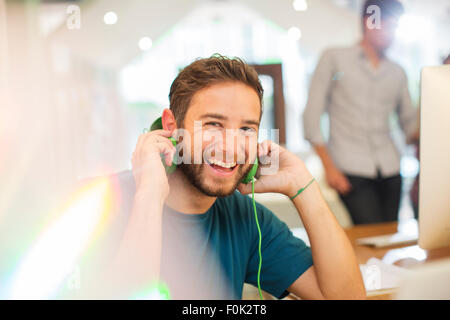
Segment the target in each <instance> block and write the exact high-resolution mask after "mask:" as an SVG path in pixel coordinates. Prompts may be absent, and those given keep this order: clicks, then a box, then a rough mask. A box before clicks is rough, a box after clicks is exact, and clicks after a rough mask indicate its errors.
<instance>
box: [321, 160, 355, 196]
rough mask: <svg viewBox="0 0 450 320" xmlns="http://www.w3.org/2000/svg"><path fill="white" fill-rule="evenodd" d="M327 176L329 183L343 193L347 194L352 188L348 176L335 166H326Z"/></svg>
mask: <svg viewBox="0 0 450 320" xmlns="http://www.w3.org/2000/svg"><path fill="white" fill-rule="evenodd" d="M325 176H326V179H327V183H328V185H329V186H330V187H331V188H333V189H335V190H336V191H337V192H339V193H340V194H342V195H346V194H347V193H349V192H350V190H351V189H352V185H351V183H350V181H348V179H347V177H346V176H345V175H344V174H343V173H342V172H341V171H339V169H337V168H336V167H334V166H330V167H327V168H325Z"/></svg>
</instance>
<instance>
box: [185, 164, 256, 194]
mask: <svg viewBox="0 0 450 320" xmlns="http://www.w3.org/2000/svg"><path fill="white" fill-rule="evenodd" d="M207 165H208V164H205V163H202V164H184V163H181V164H179V165H178V166H177V168H179V169H180V170H181V171H182V172H183V174H184V175H185V176H186V178H187V179H188V181H189V182H190V183H191V184H192V185H193V186H194V187H195V188H196V189H197V190H198V191H200V192H201V193H203V194H205V195H207V196H209V197H226V196H229V195H231V194H232V193H233V192H234V191H235V190H236V189H237V187H238V186H239V184H240V183H241V180H242V178H243V177H245V176H247V174H248V173H249V172H250V170H251V169H252V166H251V165H247V166H246V167H244V166H242V165H239V168H238V172H237V174H236V177H234V178H233V179H236V181H234V184H233V186H232V187H231V188H228V190H227V189H226V188H224V187H223V186H221V185H220V184H217V185H216V186H215V187H210V186H208V185H207V184H206V183H205V180H206V179H205V178H204V171H205V170H204V169H205V167H204V166H207Z"/></svg>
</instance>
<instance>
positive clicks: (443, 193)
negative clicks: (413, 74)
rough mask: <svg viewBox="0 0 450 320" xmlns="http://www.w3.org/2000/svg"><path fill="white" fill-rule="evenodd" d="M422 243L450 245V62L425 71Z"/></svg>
mask: <svg viewBox="0 0 450 320" xmlns="http://www.w3.org/2000/svg"><path fill="white" fill-rule="evenodd" d="M419 246H420V247H421V248H423V249H426V250H429V249H435V248H440V247H446V246H450V65H445V66H438V67H426V68H423V70H422V84H421V109H420V180H419Z"/></svg>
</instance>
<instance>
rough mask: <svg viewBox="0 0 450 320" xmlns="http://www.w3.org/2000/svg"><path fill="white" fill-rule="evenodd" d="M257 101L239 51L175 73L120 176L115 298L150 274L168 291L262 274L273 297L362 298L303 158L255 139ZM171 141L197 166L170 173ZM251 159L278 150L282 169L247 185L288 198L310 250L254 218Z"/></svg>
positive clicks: (219, 289)
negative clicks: (166, 104) (157, 117)
mask: <svg viewBox="0 0 450 320" xmlns="http://www.w3.org/2000/svg"><path fill="white" fill-rule="evenodd" d="M262 97H263V89H262V87H261V83H260V81H259V79H258V75H257V73H256V71H255V70H254V69H253V68H252V67H250V66H249V65H247V64H246V63H244V62H243V61H242V60H240V59H237V58H234V59H230V58H227V57H223V56H220V55H214V56H212V57H210V58H206V59H200V60H197V61H195V62H193V63H192V64H190V65H189V66H187V67H186V68H185V69H183V70H182V71H181V72H180V73H179V75H178V76H177V78H176V79H175V80H174V82H173V84H172V86H171V88H170V94H169V98H170V109H165V110H164V112H163V114H162V119H161V120H162V126H163V129H162V130H155V131H151V132H148V133H145V134H143V135H141V136H140V137H139V140H138V142H137V145H136V148H135V151H134V153H133V157H132V164H133V170H132V173H131V172H124V173H121V174H118V181H119V186H120V190H121V195H122V200H123V201H122V203H123V204H124V205H123V206H122V209H121V212H122V215H123V216H122V217H123V219H121V220H120V221H126V223H123V226H124V228H123V229H122V230H121V232H120V234H121V236H120V243H119V246H118V250H117V252H116V253H115V259H114V261H113V263H112V264H110V266H109V268H108V269H109V273H107V274H108V275H107V276H105V277H106V279H108V280H107V281H105V283H108V284H109V287H108V290H113V291H112V292H114V293H115V294H116V295H115V296H119V297H127V296H131V293H132V292H133V291H136V290H140V289H142V288H143V287H144V286H145V284H148V283H152V281H155V280H156V279H157V280H158V281H160V282H163V283H164V284H165V286H167V288H168V289H169V291H170V296H171V297H172V298H175V299H179V298H183V299H196V298H202V299H203V298H207V299H208V298H215V299H241V298H242V291H243V285H244V283H250V284H254V285H255V286H257V285H258V280H259V282H260V285H261V288H262V289H263V290H265V291H267V292H269V293H271V294H272V295H274V296H275V297H277V298H282V297H284V296H286V295H287V294H288V292H291V293H294V294H296V295H297V296H299V297H301V298H305V299H324V298H327V299H360V298H364V297H365V291H364V285H363V282H362V278H361V274H360V271H359V268H358V264H357V262H356V259H355V255H354V252H353V250H352V246H351V244H350V242H349V240H348V239H347V237H346V235H345V233H344V231H343V230H342V228H341V227H340V226H339V224H338V223H337V221H336V219H335V217H334V215H333V214H332V212H331V211H330V210H329V208H328V206H327V204H326V203H325V201H324V199H323V197H322V195H321V192H320V190H319V187H318V185H317V183H315V182H314V180H313V179H312V176H311V174H310V173H309V172H308V170H307V169H306V167H305V165H304V163H303V162H302V161H301V159H299V158H298V157H297V156H295V155H294V154H292V153H291V152H289V151H287V150H285V149H284V148H282V147H280V146H278V145H277V144H276V143H274V142H270V141H265V142H263V143H262V144H260V145H257V135H258V130H259V123H260V119H261V113H262ZM181 131H183V132H184V136H183V139H181V138H180V136H181V135H180V134H179V133H180V132H181ZM228 131H232V132H233V134H234V136H233V138H232V139H230V138H228V139H227V132H228ZM169 137H175V138H176V139H177V141H178V144H179V145H180V146H183V148H182V150H183V152H182V153H183V154H182V155H181V157H183V158H185V156H186V155H187V154H186V153H188V155H189V157H188V158H190V159H192V160H193V161H192V162H193V163H185V162H184V163H181V164H179V165H178V166H177V169H176V170H175V172H173V173H170V174H167V173H166V170H165V167H164V166H163V163H162V161H161V155H164V159H165V160H164V161H165V162H166V165H171V164H172V161H173V159H174V154H175V152H176V149H175V148H174V146H173V145H172V142H171V141H170V140H169V139H168V138H169ZM234 137H236V138H234ZM181 140H182V141H181ZM236 141H237V142H236ZM198 142H201V143H198ZM252 150H254V152H253V151H252ZM196 154H197V156H196ZM198 154H201V157H198ZM256 155H258V157H259V158H260V159H262V158H264V157H266V158H270V157H272V159H273V158H274V157H273V156H274V155H278V159H276V160H278V161H279V168H278V171H277V172H276V173H275V174H271V175H261V170H262V169H263V168H264V167H265V166H267V165H268V164H266V165H263V166H261V167H260V168H259V170H258V173H257V175H256V177H257V181H256V182H255V185H254V188H255V192H261V193H263V192H278V193H282V194H284V195H286V196H289V197H290V198H293V200H292V201H293V204H294V205H295V207H296V208H297V211H298V213H299V218H301V219H302V221H303V224H304V225H305V228H306V230H307V232H308V235H309V239H310V242H311V247H308V246H306V245H305V243H304V242H303V241H301V240H300V239H298V238H296V237H294V236H293V235H292V233H291V232H290V230H289V229H288V227H287V226H286V224H285V223H283V222H282V221H280V220H279V219H278V218H277V217H276V216H275V215H274V214H273V213H272V212H271V211H270V210H268V209H267V208H265V207H264V206H262V205H261V204H258V203H256V214H257V218H258V220H256V219H255V211H254V207H253V203H252V199H251V197H249V196H247V194H249V193H251V183H250V184H243V183H241V180H242V179H243V177H245V176H246V175H247V173H248V172H249V170H250V169H251V168H252V166H253V163H254V161H255V158H256ZM199 158H201V159H199ZM239 160H243V161H239ZM306 186H307V188H306V189H305V190H304V191H303V192H302V193H300V194H298V191H299V189H301V188H305V187H306ZM236 189H237V190H239V192H238V191H237V190H236ZM296 194H298V195H297V196H295V195H296ZM294 196H295V197H294ZM286 201H289V200H286ZM258 228H260V232H261V248H260V249H259V248H258V245H259V232H258ZM260 254H261V256H260ZM260 258H262V260H260ZM259 268H260V269H259ZM258 274H259V276H258ZM258 278H259V279H258ZM111 279H112V280H111Z"/></svg>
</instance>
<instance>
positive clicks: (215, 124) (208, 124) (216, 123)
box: [205, 122, 220, 127]
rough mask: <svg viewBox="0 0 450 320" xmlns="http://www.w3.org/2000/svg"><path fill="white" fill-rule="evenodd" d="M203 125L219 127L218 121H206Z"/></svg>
mask: <svg viewBox="0 0 450 320" xmlns="http://www.w3.org/2000/svg"><path fill="white" fill-rule="evenodd" d="M205 125H207V126H213V127H219V126H220V123H218V122H207V123H205Z"/></svg>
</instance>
